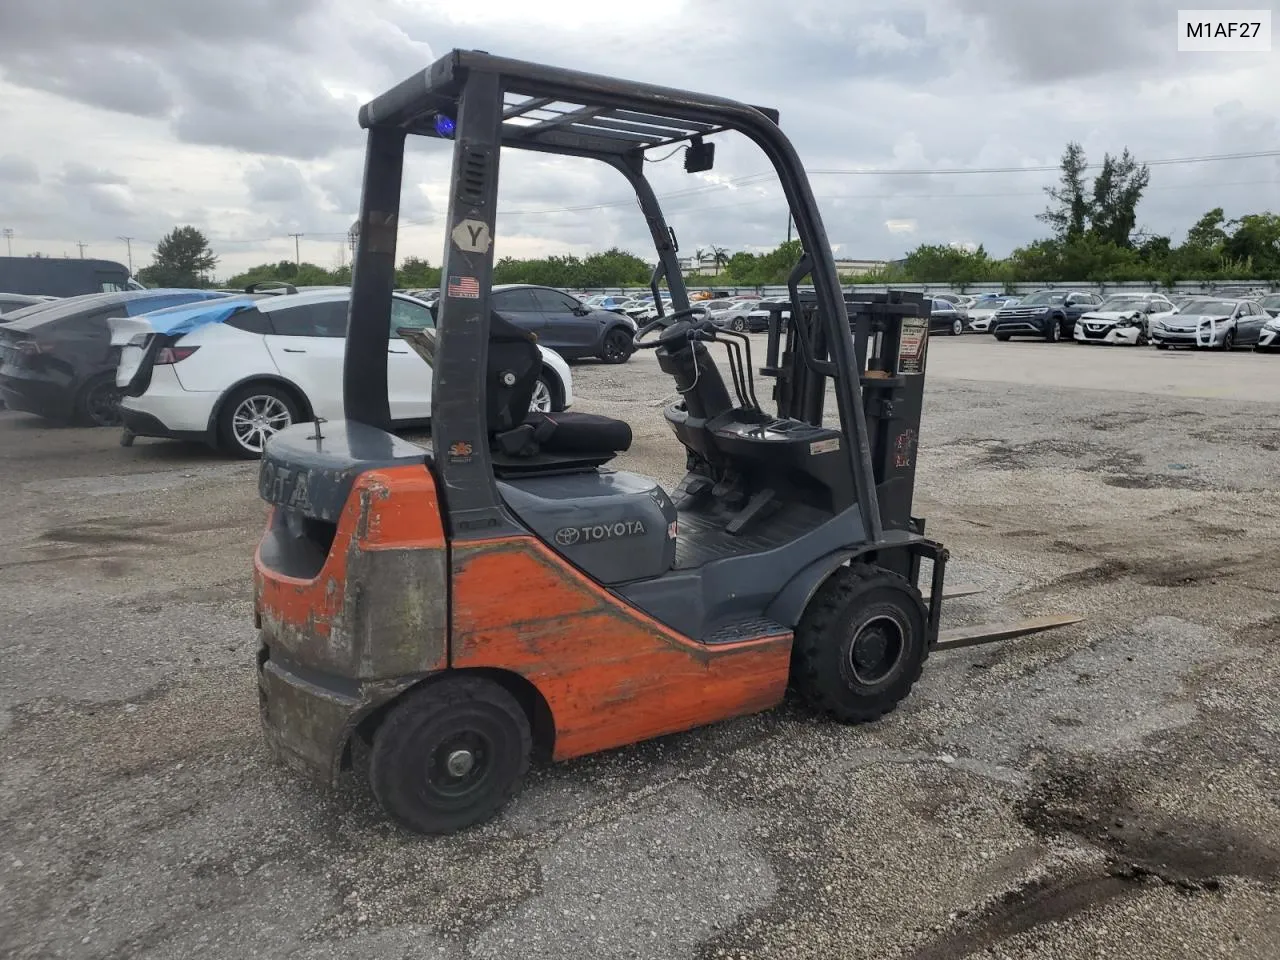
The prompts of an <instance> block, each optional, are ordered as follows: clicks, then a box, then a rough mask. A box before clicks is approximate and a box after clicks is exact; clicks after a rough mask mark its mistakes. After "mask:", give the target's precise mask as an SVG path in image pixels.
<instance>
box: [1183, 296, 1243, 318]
mask: <svg viewBox="0 0 1280 960" xmlns="http://www.w3.org/2000/svg"><path fill="white" fill-rule="evenodd" d="M1235 308H1236V305H1235V304H1234V303H1232V302H1231V301H1230V300H1192V301H1191V302H1190V303H1188V304H1187V305H1186V306H1184V307H1183V308H1182V309H1181V310H1180V311H1179V313H1188V314H1193V313H1200V314H1206V315H1212V316H1217V315H1219V314H1224V315H1230V314H1231V312H1232V311H1234V310H1235Z"/></svg>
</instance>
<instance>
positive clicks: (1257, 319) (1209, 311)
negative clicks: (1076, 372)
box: [970, 290, 1280, 352]
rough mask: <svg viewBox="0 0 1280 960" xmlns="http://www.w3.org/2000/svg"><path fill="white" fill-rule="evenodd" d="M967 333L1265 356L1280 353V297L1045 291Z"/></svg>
mask: <svg viewBox="0 0 1280 960" xmlns="http://www.w3.org/2000/svg"><path fill="white" fill-rule="evenodd" d="M979 323H980V324H981V326H979ZM970 327H971V328H972V329H975V330H978V331H979V332H989V333H990V334H992V335H993V336H994V337H995V338H996V339H997V340H1002V341H1004V340H1010V339H1013V338H1015V337H1030V338H1034V339H1037V340H1047V341H1049V342H1050V343H1056V342H1058V341H1060V340H1072V341H1074V342H1075V343H1103V344H1115V345H1123V346H1146V345H1148V344H1154V345H1155V346H1156V347H1157V348H1158V349H1160V350H1168V349H1171V348H1174V347H1189V348H1201V349H1213V350H1231V349H1234V348H1236V347H1252V348H1253V349H1255V350H1258V351H1262V352H1265V351H1272V350H1280V293H1263V294H1259V295H1255V296H1252V297H1245V296H1237V297H1225V296H1207V295H1195V296H1179V297H1167V296H1165V295H1164V294H1161V293H1154V292H1152V293H1142V292H1133V293H1121V294H1115V295H1113V296H1110V297H1107V298H1106V299H1102V298H1100V297H1099V296H1098V295H1097V294H1095V293H1089V292H1084V291H1071V290H1042V291H1039V292H1037V293H1033V294H1031V295H1030V296H1027V297H1022V298H1020V299H1018V300H1015V301H1012V302H1006V303H1004V304H1002V305H1001V306H1000V307H999V308H997V309H996V310H994V311H993V312H991V313H990V314H988V315H985V316H984V317H983V319H982V320H981V321H971V322H970Z"/></svg>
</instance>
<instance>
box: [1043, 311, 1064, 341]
mask: <svg viewBox="0 0 1280 960" xmlns="http://www.w3.org/2000/svg"><path fill="white" fill-rule="evenodd" d="M1044 338H1045V340H1047V341H1048V342H1049V343H1057V342H1058V341H1059V340H1061V339H1062V321H1061V320H1059V319H1058V318H1057V317H1050V318H1049V329H1048V330H1046V331H1045V333H1044Z"/></svg>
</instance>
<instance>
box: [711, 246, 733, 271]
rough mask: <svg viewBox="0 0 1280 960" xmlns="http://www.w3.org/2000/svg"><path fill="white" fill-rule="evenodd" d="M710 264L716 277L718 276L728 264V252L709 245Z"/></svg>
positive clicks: (722, 248)
mask: <svg viewBox="0 0 1280 960" xmlns="http://www.w3.org/2000/svg"><path fill="white" fill-rule="evenodd" d="M711 262H712V263H713V264H715V269H716V276H717V277H718V276H720V270H721V268H722V267H724V266H725V264H727V263H728V262H729V251H728V250H726V249H725V248H724V247H717V246H716V245H715V244H712V245H711Z"/></svg>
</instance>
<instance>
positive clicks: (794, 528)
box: [675, 503, 831, 570]
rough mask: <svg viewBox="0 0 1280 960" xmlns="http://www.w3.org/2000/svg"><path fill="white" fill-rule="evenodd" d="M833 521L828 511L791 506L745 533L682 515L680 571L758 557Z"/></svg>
mask: <svg viewBox="0 0 1280 960" xmlns="http://www.w3.org/2000/svg"><path fill="white" fill-rule="evenodd" d="M830 519H831V514H830V513H827V512H826V511H825V510H818V509H816V508H814V507H809V506H805V505H804V504H799V503H789V504H786V505H784V506H783V507H782V509H780V510H779V511H778V512H777V513H775V514H772V515H771V516H769V517H767V518H765V519H764V520H761V521H758V522H757V523H755V524H753V525H751V526H748V527H747V529H746V530H745V531H744V532H743V533H739V534H732V533H729V532H728V531H726V530H725V528H724V525H725V522H726V521H725V520H724V519H721V518H719V517H708V516H706V515H705V514H700V513H693V512H685V511H681V512H680V515H679V517H678V528H677V531H676V566H675V568H676V569H677V570H689V569H691V568H693V567H700V566H702V565H703V564H705V563H710V562H711V561H712V560H722V559H724V558H725V557H732V556H735V555H736V554H739V553H759V552H761V551H763V550H768V549H769V548H771V547H776V546H781V545H782V544H784V543H789V542H790V541H792V540H795V539H796V538H797V537H800V536H803V535H804V534H806V533H808V532H809V531H810V530H813V529H815V528H817V527H819V526H821V525H822V524H823V523H824V522H826V521H827V520H830Z"/></svg>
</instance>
